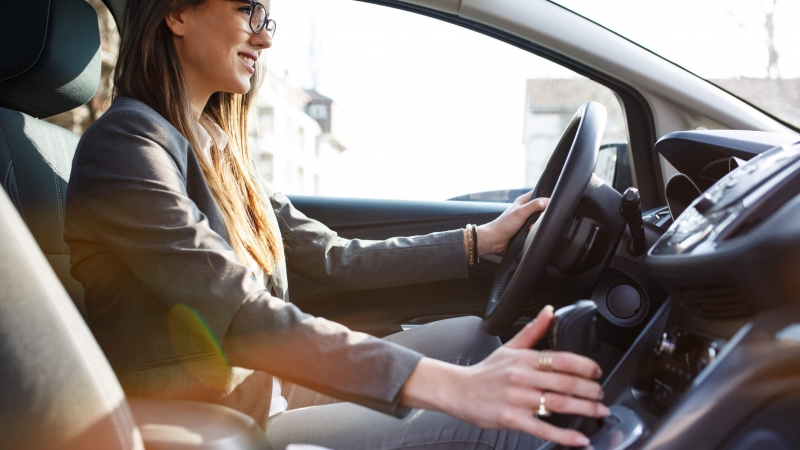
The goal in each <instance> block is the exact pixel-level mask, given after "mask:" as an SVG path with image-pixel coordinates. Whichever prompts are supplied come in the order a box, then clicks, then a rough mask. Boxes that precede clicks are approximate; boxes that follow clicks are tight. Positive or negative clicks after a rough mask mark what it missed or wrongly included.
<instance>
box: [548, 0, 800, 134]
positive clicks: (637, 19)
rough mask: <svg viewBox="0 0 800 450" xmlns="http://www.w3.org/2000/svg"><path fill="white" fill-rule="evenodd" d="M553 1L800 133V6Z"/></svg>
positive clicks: (711, 0) (690, 0)
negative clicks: (799, 24) (776, 118)
mask: <svg viewBox="0 0 800 450" xmlns="http://www.w3.org/2000/svg"><path fill="white" fill-rule="evenodd" d="M551 1H554V2H555V3H558V4H560V5H563V6H564V7H566V8H569V9H570V10H572V11H575V12H576V13H578V14H580V15H582V16H584V17H587V18H589V19H591V20H593V21H595V22H597V23H599V24H601V25H603V26H605V27H607V28H609V29H610V30H613V31H614V32H616V33H619V34H621V35H622V36H625V37H626V38H628V39H631V40H633V41H634V42H636V43H637V44H639V45H641V46H643V47H645V48H647V49H649V50H651V51H653V52H655V53H657V54H659V55H661V56H663V57H664V58H666V59H668V60H670V61H672V62H674V63H676V64H678V65H680V66H681V67H683V68H685V69H687V70H689V71H691V72H693V73H695V74H697V75H698V76H700V77H703V78H705V79H706V80H708V81H709V82H711V83H714V84H716V85H717V86H719V87H721V88H723V89H725V90H727V91H729V92H731V93H732V94H734V95H737V96H739V97H740V98H742V99H744V100H746V101H748V102H751V103H752V104H754V105H755V106H757V107H759V108H761V109H763V110H765V111H766V112H768V113H770V114H773V115H775V116H776V117H778V118H780V119H782V120H784V121H786V122H788V123H789V124H791V125H793V126H794V127H796V128H797V127H800V106H799V105H800V52H798V51H797V42H798V39H800V28H799V27H798V26H797V22H798V20H800V2H798V1H796V0H788V1H787V0H782V1H778V0H759V1H752V0H703V1H697V0H656V1H647V2H643V1H641V0H607V1H603V2H598V1H596V0H551ZM620 11H625V13H624V14H620Z"/></svg>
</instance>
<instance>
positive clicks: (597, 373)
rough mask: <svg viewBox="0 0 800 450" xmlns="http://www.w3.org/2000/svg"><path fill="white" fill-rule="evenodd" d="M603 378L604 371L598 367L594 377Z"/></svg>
mask: <svg viewBox="0 0 800 450" xmlns="http://www.w3.org/2000/svg"><path fill="white" fill-rule="evenodd" d="M602 376H603V371H602V370H601V369H600V368H599V367H598V368H597V370H595V371H594V377H595V378H600V377H602Z"/></svg>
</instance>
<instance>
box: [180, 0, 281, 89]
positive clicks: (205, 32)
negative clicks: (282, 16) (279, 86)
mask: <svg viewBox="0 0 800 450" xmlns="http://www.w3.org/2000/svg"><path fill="white" fill-rule="evenodd" d="M261 3H262V4H263V5H264V7H265V8H266V9H267V11H269V8H270V0H264V1H261ZM249 12H250V2H249V1H247V0H208V1H206V2H205V3H204V4H202V5H201V6H199V7H197V8H187V9H185V10H182V11H179V12H176V13H174V14H172V15H170V16H169V17H167V19H166V22H167V26H168V27H169V28H170V29H171V30H172V32H173V36H174V37H173V40H174V42H175V49H176V50H177V52H178V58H179V59H180V64H181V68H182V70H183V74H184V78H185V79H186V83H187V87H188V89H189V94H190V96H192V97H193V98H202V97H205V100H202V101H203V102H205V101H207V100H208V97H209V96H210V95H211V94H213V93H214V92H231V93H236V94H245V93H247V92H248V91H249V90H250V77H252V76H253V73H254V72H255V69H254V67H253V66H254V65H255V62H256V60H258V58H259V56H260V55H261V52H262V51H263V50H264V49H265V48H269V47H271V46H272V39H271V38H270V36H269V33H267V31H266V30H262V31H261V32H260V33H259V34H255V33H253V31H252V30H251V29H250V16H249Z"/></svg>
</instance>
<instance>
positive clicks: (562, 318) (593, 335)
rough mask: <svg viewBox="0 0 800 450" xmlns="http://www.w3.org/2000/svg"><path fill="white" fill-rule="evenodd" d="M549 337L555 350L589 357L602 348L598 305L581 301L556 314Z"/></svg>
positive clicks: (588, 301) (589, 301)
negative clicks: (598, 331) (598, 332)
mask: <svg viewBox="0 0 800 450" xmlns="http://www.w3.org/2000/svg"><path fill="white" fill-rule="evenodd" d="M553 315H554V316H555V318H554V319H553V322H552V323H551V324H550V329H549V330H548V333H547V337H548V338H549V339H550V344H551V345H552V346H553V350H557V351H563V352H572V353H577V354H579V355H583V356H588V355H589V354H590V353H592V352H594V351H596V350H598V349H599V348H600V338H599V336H598V334H597V305H595V303H594V302H593V301H591V300H581V301H579V302H576V303H574V304H572V305H569V306H565V307H563V308H561V309H559V310H558V311H556V312H555V313H554V314H553Z"/></svg>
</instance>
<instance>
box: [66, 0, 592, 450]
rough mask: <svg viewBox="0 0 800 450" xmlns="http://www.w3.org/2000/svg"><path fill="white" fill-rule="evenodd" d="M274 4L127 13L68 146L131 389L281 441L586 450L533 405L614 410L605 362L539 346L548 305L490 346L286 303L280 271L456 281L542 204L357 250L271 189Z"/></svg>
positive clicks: (445, 324)
mask: <svg viewBox="0 0 800 450" xmlns="http://www.w3.org/2000/svg"><path fill="white" fill-rule="evenodd" d="M269 6H270V5H269V0H267V1H266V2H264V3H263V4H262V3H259V2H255V1H250V0H128V1H127V3H126V5H125V12H124V14H123V19H122V24H121V32H122V33H121V37H122V43H121V48H120V53H119V55H120V56H119V62H118V65H117V68H116V72H115V80H114V82H115V98H114V101H113V104H112V105H111V107H110V109H109V110H108V111H107V112H106V113H105V114H104V115H103V116H102V117H101V118H100V119H99V120H98V121H97V122H96V123H95V124H94V125H93V126H92V127H90V128H89V129H88V130H87V131H86V132H85V134H84V135H83V137H82V138H81V141H80V144H79V146H78V150H77V152H76V155H75V158H74V161H73V170H72V175H71V179H70V183H69V188H68V193H67V204H66V210H65V217H66V232H65V239H66V241H67V243H68V244H69V246H70V252H71V257H72V274H73V276H74V277H75V278H76V279H77V280H78V281H80V282H81V284H82V285H83V287H84V289H85V291H86V305H87V308H88V311H89V325H90V327H91V328H92V331H93V332H94V334H95V336H96V338H97V340H98V342H99V343H100V345H101V346H102V348H103V350H104V352H105V353H106V355H107V357H108V359H109V361H110V362H111V364H112V366H113V367H114V369H115V371H116V373H117V376H118V377H119V379H120V382H121V384H122V385H123V387H124V388H125V391H126V394H127V395H128V396H130V397H157V398H170V399H183V400H197V401H205V402H214V403H219V404H222V405H226V406H229V407H231V408H234V409H237V410H239V411H242V412H244V413H246V414H248V415H250V416H252V417H253V418H255V419H256V421H258V422H259V424H260V425H261V426H262V427H264V428H265V429H266V434H267V438H268V440H269V441H270V442H271V443H272V445H273V447H274V448H285V446H286V445H287V444H289V443H309V444H317V445H323V446H327V447H332V448H335V449H400V448H465V447H470V448H493V449H515V448H535V447H537V446H538V445H539V444H540V443H541V439H544V440H552V441H556V442H558V443H561V444H564V445H568V446H582V445H587V444H588V443H589V441H588V439H587V438H586V437H585V436H583V435H582V434H581V433H579V432H577V431H573V430H566V429H559V428H556V427H554V426H552V425H550V424H548V423H546V422H543V421H540V420H539V419H538V418H537V417H536V416H535V413H536V412H537V410H539V411H540V410H544V409H548V410H551V411H554V412H560V413H566V414H579V415H584V416H590V417H603V416H606V415H608V409H607V408H606V407H605V406H604V405H602V404H601V403H599V400H600V399H601V398H602V391H601V388H600V385H599V384H598V383H597V382H596V381H594V380H595V379H597V378H598V377H600V375H601V373H600V368H599V367H598V366H597V364H595V363H594V362H593V361H591V360H589V359H587V358H584V357H581V356H578V355H574V354H569V353H561V352H537V351H535V350H531V348H532V347H533V345H534V344H535V343H536V342H537V341H538V340H540V339H541V338H542V337H543V336H544V333H545V332H546V330H547V327H548V325H549V323H550V321H551V319H552V308H551V307H547V308H545V309H543V310H542V312H541V313H540V314H539V315H538V317H537V318H536V320H534V321H533V322H531V323H530V324H528V325H527V326H526V327H525V328H524V329H523V330H522V331H520V333H519V334H518V335H517V336H515V337H514V338H513V339H512V340H510V341H509V342H508V343H507V344H506V345H501V343H500V341H499V339H497V338H495V337H491V336H489V335H488V334H486V333H485V332H484V331H483V329H482V327H481V320H480V319H478V318H476V317H467V318H458V319H449V320H445V321H440V322H436V323H433V324H429V325H425V326H422V327H417V328H415V329H412V330H409V331H404V332H401V333H398V334H395V335H392V336H388V337H387V338H384V339H377V338H374V337H372V336H369V335H366V334H363V333H358V332H354V331H351V330H349V329H347V328H346V327H344V326H342V325H339V324H336V323H333V322H330V321H327V320H325V319H321V318H316V317H312V316H310V315H308V314H304V313H303V312H301V311H300V310H299V309H298V308H297V307H295V306H294V305H293V304H291V303H289V302H288V300H289V298H288V292H287V288H288V286H287V282H286V272H287V270H292V271H294V272H296V273H298V274H301V275H303V276H305V277H307V278H309V279H312V280H314V281H317V282H319V283H323V284H327V285H329V286H334V287H337V288H341V289H348V290H354V289H374V288H386V287H392V286H398V285H403V284H411V283H424V282H430V281H436V280H444V279H453V278H459V277H461V278H463V277H466V276H467V265H468V264H469V263H471V262H474V261H475V260H476V259H477V257H478V256H481V255H485V254H489V253H501V252H503V251H504V250H505V248H506V246H507V245H508V242H509V240H510V239H511V238H512V237H513V236H514V235H515V234H516V233H517V231H518V230H519V229H520V228H521V227H522V226H523V224H524V223H525V221H526V220H527V218H528V217H529V216H530V215H531V214H533V213H534V212H536V211H540V210H543V209H544V208H545V207H546V204H547V200H546V199H535V200H533V201H529V197H530V194H528V195H523V196H521V197H520V198H518V199H517V200H516V201H515V202H514V203H513V205H512V206H510V207H509V208H508V210H506V211H505V212H504V213H503V214H502V215H501V216H500V217H499V218H497V219H496V220H494V221H492V222H490V223H488V224H485V225H481V226H478V227H476V226H470V225H468V226H467V227H466V228H465V229H460V230H453V231H448V232H440V233H433V234H429V235H426V236H414V237H403V238H393V239H388V240H385V241H365V240H347V239H342V238H340V237H338V236H337V235H336V233H335V232H333V231H331V230H330V229H328V228H327V227H325V226H324V225H322V224H321V223H319V222H317V221H314V220H312V219H309V218H307V217H306V216H304V215H303V214H302V213H301V212H299V211H297V210H296V209H295V208H294V207H293V206H292V204H291V202H290V201H289V200H288V199H287V198H286V197H285V196H284V195H282V194H280V193H272V192H268V191H266V190H265V189H264V188H263V187H262V186H261V185H260V184H259V182H258V178H257V177H256V176H255V175H254V169H253V165H252V163H251V161H250V154H249V150H248V144H247V122H248V120H247V118H248V112H249V108H250V105H251V103H252V102H253V100H254V98H255V89H254V88H255V87H257V86H258V76H259V72H260V70H261V69H260V68H259V65H258V63H257V61H258V60H259V58H260V57H261V56H262V54H263V52H264V51H265V50H267V49H268V48H270V47H271V46H272V38H273V35H274V33H275V22H274V21H273V20H271V19H270V18H269ZM413 408H416V409H413ZM412 409H413V411H412Z"/></svg>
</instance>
